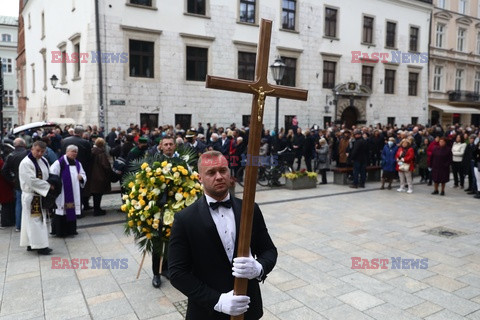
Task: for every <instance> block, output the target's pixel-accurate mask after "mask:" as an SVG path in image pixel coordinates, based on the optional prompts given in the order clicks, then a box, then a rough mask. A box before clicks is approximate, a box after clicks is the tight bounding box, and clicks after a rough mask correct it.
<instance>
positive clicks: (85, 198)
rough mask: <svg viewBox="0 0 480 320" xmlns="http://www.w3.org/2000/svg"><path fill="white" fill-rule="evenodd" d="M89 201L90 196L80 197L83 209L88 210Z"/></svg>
mask: <svg viewBox="0 0 480 320" xmlns="http://www.w3.org/2000/svg"><path fill="white" fill-rule="evenodd" d="M89 200H90V196H83V195H82V204H83V209H86V208H90V205H89V204H88V201H89Z"/></svg>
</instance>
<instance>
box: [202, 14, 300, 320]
mask: <svg viewBox="0 0 480 320" xmlns="http://www.w3.org/2000/svg"><path fill="white" fill-rule="evenodd" d="M271 35H272V21H271V20H266V19H262V22H261V24H260V36H259V40H258V49H257V64H256V67H255V80H254V81H248V80H238V79H228V78H221V77H213V76H209V75H207V82H206V87H207V88H212V89H220V90H228V91H236V92H243V93H250V94H253V95H254V96H253V100H252V110H251V116H250V127H249V128H250V133H249V138H248V148H247V154H248V157H247V159H258V154H259V150H260V139H261V136H262V130H263V128H262V124H263V113H264V107H265V98H266V97H267V96H272V97H279V98H288V99H295V100H307V95H308V91H306V90H302V89H296V88H291V87H284V86H278V85H271V84H269V83H268V81H267V73H268V55H269V52H270V39H271ZM277 134H278V133H277ZM257 166H258V164H257V163H256V161H247V167H246V170H245V184H244V190H243V205H242V216H241V219H240V231H239V232H240V234H239V235H238V249H237V254H238V256H239V257H248V256H249V253H250V240H251V237H252V221H253V210H254V205H255V191H256V183H257V173H258V167H257ZM247 285H248V280H247V279H241V278H236V279H235V285H234V292H235V294H236V295H245V294H246V293H247ZM232 319H236V320H240V319H243V315H241V316H238V317H232Z"/></svg>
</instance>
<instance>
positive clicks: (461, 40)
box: [457, 28, 467, 51]
mask: <svg viewBox="0 0 480 320" xmlns="http://www.w3.org/2000/svg"><path fill="white" fill-rule="evenodd" d="M466 33H467V30H465V29H463V28H459V29H458V37H457V50H458V51H465V37H466Z"/></svg>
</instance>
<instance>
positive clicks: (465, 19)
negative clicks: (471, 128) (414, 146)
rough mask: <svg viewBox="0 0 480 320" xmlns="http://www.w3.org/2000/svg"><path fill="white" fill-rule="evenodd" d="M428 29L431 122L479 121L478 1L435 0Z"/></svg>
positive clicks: (479, 34)
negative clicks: (430, 27) (429, 32)
mask: <svg viewBox="0 0 480 320" xmlns="http://www.w3.org/2000/svg"><path fill="white" fill-rule="evenodd" d="M431 30H432V35H431V47H430V84H429V113H430V119H431V122H432V123H441V124H443V125H448V124H453V123H462V124H464V125H468V124H471V123H473V124H476V125H480V7H479V1H478V0H455V1H452V0H435V8H434V10H433V23H432V29H431Z"/></svg>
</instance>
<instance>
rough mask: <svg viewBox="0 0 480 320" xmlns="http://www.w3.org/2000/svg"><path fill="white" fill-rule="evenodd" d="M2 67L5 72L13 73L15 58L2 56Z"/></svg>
mask: <svg viewBox="0 0 480 320" xmlns="http://www.w3.org/2000/svg"><path fill="white" fill-rule="evenodd" d="M2 69H3V74H12V73H13V59H11V58H2Z"/></svg>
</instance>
